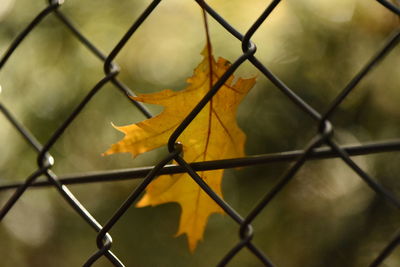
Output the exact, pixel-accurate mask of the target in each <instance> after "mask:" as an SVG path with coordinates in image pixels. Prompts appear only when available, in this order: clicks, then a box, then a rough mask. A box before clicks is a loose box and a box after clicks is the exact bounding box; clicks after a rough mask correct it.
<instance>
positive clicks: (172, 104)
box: [105, 48, 255, 252]
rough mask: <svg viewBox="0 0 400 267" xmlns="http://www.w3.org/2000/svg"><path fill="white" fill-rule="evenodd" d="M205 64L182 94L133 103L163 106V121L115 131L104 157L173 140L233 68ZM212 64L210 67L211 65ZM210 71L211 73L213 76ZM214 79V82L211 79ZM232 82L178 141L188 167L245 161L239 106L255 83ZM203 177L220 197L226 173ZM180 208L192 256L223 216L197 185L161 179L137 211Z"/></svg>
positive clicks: (180, 178)
mask: <svg viewBox="0 0 400 267" xmlns="http://www.w3.org/2000/svg"><path fill="white" fill-rule="evenodd" d="M202 55H203V56H204V58H203V60H202V62H201V63H200V64H199V66H197V67H196V69H195V70H194V74H193V76H192V77H191V78H189V79H187V82H188V86H187V87H186V88H185V89H184V90H182V91H178V92H174V91H172V90H164V91H161V92H158V93H153V94H143V95H139V96H137V97H133V99H135V100H137V101H140V102H143V103H148V104H157V105H162V106H163V107H164V110H163V112H162V113H160V114H159V115H157V116H155V117H153V118H150V119H147V120H145V121H142V122H139V123H137V124H132V125H127V126H122V127H115V128H116V129H118V130H119V131H121V132H123V133H124V134H125V137H124V138H123V139H122V140H121V141H120V142H118V143H116V144H113V145H112V146H111V148H110V149H109V150H108V151H107V152H105V154H113V153H118V152H129V153H131V154H132V155H133V156H137V155H138V154H141V153H144V152H146V151H149V150H152V149H155V148H157V147H160V146H162V145H165V144H166V143H167V142H168V139H169V137H170V135H171V134H172V133H173V131H174V130H175V129H176V128H177V127H178V125H179V124H180V123H181V122H182V121H183V119H184V118H185V117H186V116H187V115H188V114H189V112H190V111H191V110H192V109H193V108H194V107H195V105H196V104H197V103H198V102H199V101H200V100H201V99H202V98H203V96H204V95H205V94H206V93H207V92H208V91H209V90H210V84H211V83H210V78H211V81H212V83H215V82H216V81H217V80H218V79H219V78H220V77H221V76H222V75H223V74H224V73H225V71H226V70H227V69H228V68H229V66H230V65H231V64H230V63H229V62H228V61H227V60H225V59H223V58H219V59H218V61H215V59H214V57H212V56H208V50H207V48H206V49H204V51H203V53H202ZM210 59H211V64H210ZM210 66H212V72H211V75H210ZM210 76H211V77H210ZM233 80H234V77H233V76H231V77H230V78H229V79H228V80H227V81H226V82H225V84H224V85H223V86H222V87H221V88H220V89H219V91H218V92H217V93H216V95H215V96H214V97H213V98H212V99H211V100H210V102H209V103H208V104H207V105H206V106H205V107H204V108H203V109H202V111H201V112H200V113H199V114H198V115H197V116H196V118H195V119H194V120H193V121H192V122H191V124H189V126H188V127H187V128H186V129H185V131H183V133H182V134H181V135H180V137H179V138H178V141H179V142H181V143H182V144H183V158H184V159H185V160H186V161H187V162H196V161H206V160H218V159H226V158H234V157H242V156H244V143H245V139H246V137H245V135H244V133H243V132H242V131H241V129H240V128H239V127H238V125H237V124H236V111H237V107H238V105H239V103H240V102H241V100H242V99H243V97H244V96H245V95H246V94H247V93H248V91H249V90H250V89H251V87H253V85H254V84H255V78H251V79H241V78H239V79H238V80H237V81H236V82H235V83H234V84H233ZM199 175H200V177H201V178H202V179H203V180H204V181H205V182H206V183H207V184H208V185H209V186H210V187H211V188H212V189H213V190H214V191H215V192H216V193H217V194H218V195H219V196H222V192H221V181H222V175H223V170H215V171H203V172H200V173H199ZM168 202H177V203H179V204H180V206H181V208H182V213H181V217H180V223H179V229H178V233H177V235H180V234H184V233H185V234H187V237H188V243H189V249H190V251H192V252H193V251H194V249H195V248H196V246H197V243H198V241H199V240H202V238H203V233H204V230H205V227H206V224H207V220H208V217H209V216H210V215H211V214H212V213H223V210H222V209H221V208H220V207H219V206H218V205H217V204H216V203H215V202H214V201H213V200H212V199H211V198H210V197H209V196H208V195H207V194H206V193H205V192H204V191H203V190H202V189H201V188H200V187H199V186H198V185H197V184H196V182H194V181H193V179H192V178H191V177H190V176H189V175H188V174H186V173H185V174H174V175H162V176H160V177H158V178H156V179H155V180H154V181H153V182H152V183H150V185H149V186H148V187H147V188H146V193H145V195H144V196H143V197H142V199H141V200H140V201H139V202H138V203H137V207H144V206H148V205H158V204H163V203H168Z"/></svg>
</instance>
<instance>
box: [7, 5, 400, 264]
mask: <svg viewBox="0 0 400 267" xmlns="http://www.w3.org/2000/svg"><path fill="white" fill-rule="evenodd" d="M269 2H270V1H261V0H247V1H240V0H231V1H225V0H210V1H208V3H209V4H210V5H211V6H212V7H213V8H215V10H216V11H217V12H218V13H219V14H220V15H221V16H222V17H224V18H225V19H226V20H227V21H228V22H229V23H231V24H232V25H233V26H234V27H235V28H236V29H237V30H239V31H240V32H242V33H245V32H246V30H247V29H248V28H249V27H250V26H251V25H252V23H254V21H255V20H256V18H257V17H258V16H259V15H260V14H261V13H262V11H263V10H264V9H265V7H266V6H267V5H268V4H269ZM149 3H150V1H149V0H140V1H118V2H116V1H111V0H97V1H78V0H68V1H65V3H64V4H63V5H62V7H61V8H60V10H61V11H62V12H63V13H64V14H65V15H67V16H68V17H69V18H70V19H71V20H72V21H73V22H74V24H75V25H76V26H77V28H78V29H79V30H80V31H81V32H82V33H83V34H84V35H85V36H87V37H88V38H89V40H91V41H92V42H93V43H94V44H95V45H96V46H97V47H98V48H100V49H101V50H102V51H103V52H105V53H107V54H108V53H109V52H110V51H111V50H112V49H113V47H114V46H115V45H116V44H117V42H118V41H119V40H120V38H121V37H122V35H123V34H124V33H125V32H126V31H127V29H128V28H129V27H130V25H131V24H132V23H133V22H134V21H135V19H136V18H137V17H138V16H139V15H140V13H141V12H143V10H144V9H145V8H146V6H147V5H148V4H149ZM45 6H46V2H45V1H44V0H43V1H42V0H40V1H31V0H18V1H16V0H0V55H2V54H4V52H5V51H6V50H7V48H8V46H9V45H10V43H11V42H12V40H14V38H15V37H16V36H17V35H18V34H19V33H20V32H21V31H22V29H24V27H26V25H27V24H28V23H29V22H30V21H31V20H32V19H33V18H34V17H35V16H36V15H37V14H38V13H39V12H40V11H41V10H42V9H44V7H45ZM209 24H210V30H211V38H212V43H213V46H214V55H215V56H217V57H218V56H222V57H224V58H227V59H229V60H230V61H232V62H233V61H234V60H235V59H236V58H237V57H238V56H239V55H240V54H241V44H240V42H239V41H238V40H236V39H235V38H234V37H232V36H231V35H230V34H229V33H227V32H226V31H225V30H224V29H223V28H222V27H221V26H220V25H219V24H218V23H216V22H215V21H213V20H212V19H210V20H209ZM399 26H400V22H399V18H398V17H396V16H395V15H394V14H393V13H391V12H390V11H388V10H387V9H386V8H384V7H383V6H381V5H380V4H379V3H377V2H376V1H372V0H371V1H365V0H335V1H328V0H323V1H322V0H287V1H282V2H281V3H280V4H279V5H278V7H277V8H276V9H275V11H274V12H273V13H272V15H271V16H270V18H269V19H268V20H267V21H266V22H265V23H264V24H263V25H262V26H261V27H260V29H259V30H258V31H257V32H256V34H255V35H254V38H253V39H252V40H253V41H254V42H255V43H256V44H257V47H258V50H257V54H256V56H257V57H258V58H259V59H260V61H261V62H262V63H263V64H264V65H265V66H267V67H268V68H270V69H271V70H272V71H273V72H274V73H275V74H276V75H278V77H279V78H280V79H282V80H283V81H284V82H285V83H286V84H287V85H288V86H289V87H290V88H292V89H293V91H295V92H296V93H297V94H298V95H299V96H301V97H302V98H303V99H304V100H305V101H307V102H308V103H309V104H310V105H312V106H313V107H314V108H315V109H317V110H318V111H320V112H323V111H325V110H326V109H327V106H328V105H329V103H330V102H331V101H332V100H333V99H334V98H335V96H336V95H337V94H338V93H339V92H340V90H342V89H343V88H344V86H345V85H346V84H347V82H348V81H349V80H350V79H351V78H352V77H353V76H354V75H355V74H356V73H357V71H358V70H359V69H360V68H361V67H362V66H363V65H364V64H365V63H366V62H367V61H368V59H369V58H370V57H371V56H372V55H373V54H375V52H376V51H377V50H378V49H379V48H380V47H382V45H383V44H384V43H385V40H388V38H389V37H390V36H391V34H392V33H393V32H394V31H395V30H396V29H398V28H399ZM204 45H205V34H204V29H203V22H202V14H201V9H200V8H199V6H198V5H197V4H196V3H195V2H194V1H180V0H168V1H162V2H161V4H160V5H159V7H157V8H156V10H155V11H154V12H153V13H152V14H151V16H150V17H149V18H148V19H147V20H146V21H145V22H144V24H143V25H142V26H141V27H140V28H139V30H138V31H137V32H136V33H135V34H134V36H133V37H132V38H131V40H130V41H129V42H128V44H127V45H126V47H125V48H124V49H123V50H122V51H121V53H120V54H119V55H118V56H117V58H116V62H117V63H118V64H119V65H120V66H121V73H120V74H119V76H118V77H119V79H121V80H122V81H123V82H124V83H125V84H127V85H128V86H129V87H130V88H131V89H132V90H133V91H134V92H135V93H149V92H155V91H160V90H162V89H166V88H169V89H173V90H181V89H183V88H184V87H185V79H186V78H187V77H189V76H191V74H192V71H193V69H194V68H195V67H196V66H197V64H198V63H199V62H200V60H201V56H200V52H201V50H202V48H203V47H204ZM399 59H400V51H399V49H398V47H397V48H396V49H394V50H393V51H392V52H391V53H390V54H389V56H388V57H387V58H386V59H385V60H384V61H383V62H381V63H380V64H379V65H378V67H377V68H376V69H374V70H373V71H372V73H370V75H368V76H367V77H366V78H365V79H363V80H362V82H361V83H360V84H359V85H358V86H357V88H356V90H354V92H352V93H351V94H350V96H349V97H348V98H347V99H346V100H345V102H344V103H343V104H342V105H341V106H340V107H339V109H338V110H337V112H336V113H335V115H334V116H333V118H332V122H333V124H334V127H335V137H336V140H337V141H338V142H339V143H340V144H360V143H364V142H370V141H379V140H387V139H395V138H398V137H399V135H400V127H399V122H400V109H399V107H398V103H399V101H400V91H399V90H398V89H399V84H400V68H399V62H400V61H399ZM235 75H236V76H242V77H251V76H254V75H255V76H257V81H258V82H257V84H256V86H255V87H254V88H253V89H252V91H251V92H250V94H249V95H248V96H247V97H246V99H245V101H244V102H243V104H242V105H241V107H240V110H239V114H238V120H239V124H240V126H241V127H242V129H243V130H244V132H245V133H246V134H247V137H248V141H247V144H246V152H247V154H248V155H257V154H265V153H274V152H282V151H289V150H296V149H302V148H304V147H305V145H306V144H307V143H308V142H309V140H310V139H311V138H312V136H314V135H315V133H316V130H317V125H316V124H315V122H314V121H313V120H311V119H310V117H308V116H307V115H306V114H304V113H303V112H302V111H300V110H299V109H298V108H297V107H296V106H295V105H294V104H292V103H291V102H290V101H289V100H288V99H287V98H286V97H285V96H284V95H283V94H282V93H281V92H280V91H279V90H278V89H276V88H275V87H274V86H273V85H272V84H271V83H270V82H269V81H268V80H267V79H266V78H265V77H264V76H263V75H262V74H261V73H259V71H258V70H257V69H256V68H255V67H253V66H252V65H251V64H250V63H244V64H243V65H242V66H241V67H240V68H239V69H238V71H237V72H236V74H235ZM102 77H104V74H103V71H102V62H101V61H100V60H98V59H97V58H96V57H95V56H94V55H93V54H91V53H90V51H89V50H88V49H86V48H85V47H84V46H83V45H81V44H80V43H79V42H78V41H77V40H76V38H75V37H74V36H73V35H72V34H71V32H70V31H69V30H68V29H67V28H66V27H65V26H64V25H63V24H61V23H60V22H59V20H58V19H57V18H56V17H55V16H53V15H50V16H48V17H47V18H45V19H44V21H43V22H42V23H41V24H40V25H39V26H38V27H36V28H35V29H34V31H33V32H32V33H31V34H30V35H29V36H28V37H27V39H26V40H25V41H24V42H23V43H22V45H21V46H20V47H19V48H18V49H17V50H16V52H15V53H14V54H13V55H12V56H11V58H10V60H9V61H8V62H7V64H6V65H5V66H4V68H3V69H2V70H1V72H0V84H1V87H2V93H1V94H0V101H1V103H2V104H4V105H5V106H6V107H7V108H9V109H10V110H11V112H12V113H13V114H14V115H15V116H16V117H17V118H18V120H19V121H21V122H22V123H23V124H24V125H25V126H26V127H27V128H28V129H30V130H31V131H32V133H33V134H34V135H35V136H36V137H37V139H38V140H39V141H40V142H42V143H45V142H46V141H47V140H48V138H49V137H50V136H51V135H52V133H53V132H54V131H55V129H57V127H58V126H60V124H61V123H62V122H63V121H64V120H65V119H66V118H67V116H68V115H69V114H70V112H71V111H72V110H73V109H74V108H75V107H76V106H77V104H78V103H79V102H80V101H81V100H82V99H83V98H84V96H85V95H86V94H87V93H88V92H89V91H90V89H91V88H92V87H93V86H94V85H95V84H96V83H97V82H98V81H99V80H100V79H101V78H102ZM149 108H150V109H151V110H152V111H153V112H154V113H155V114H156V113H158V112H160V108H159V107H155V106H149ZM143 119H144V116H143V115H142V114H141V113H140V112H139V111H138V110H136V108H135V107H134V106H133V105H132V104H131V103H130V102H129V101H128V100H127V99H126V97H125V96H124V95H122V94H121V93H120V92H119V91H118V90H117V89H116V88H114V87H113V86H112V85H106V86H105V87H104V88H103V89H102V90H101V91H100V92H99V93H98V94H97V95H96V96H95V97H94V98H93V100H92V101H91V102H90V103H89V104H88V105H87V107H86V108H85V109H84V110H83V112H82V113H81V114H80V115H79V116H78V117H77V119H76V120H75V121H74V122H73V123H72V124H71V125H70V127H69V128H68V129H67V130H66V131H65V133H64V134H63V135H62V137H61V138H60V139H59V140H58V141H57V143H56V144H55V145H54V147H53V148H52V149H51V154H52V155H53V157H54V158H55V165H54V167H53V168H52V170H53V171H54V172H55V173H56V174H57V175H59V176H62V175H67V174H74V173H85V172H90V171H102V170H114V169H121V168H134V167H142V166H151V165H154V164H155V163H156V162H157V160H159V159H161V158H162V157H163V156H164V155H165V152H166V150H165V148H161V149H158V150H156V151H153V152H149V153H146V154H144V155H141V156H139V157H137V158H136V159H132V157H131V156H130V155H128V154H120V155H112V156H107V157H102V156H101V153H102V152H104V151H105V150H106V149H107V148H108V147H109V146H110V144H112V143H115V142H116V141H118V140H119V139H120V138H122V134H121V133H119V132H117V131H116V130H115V129H113V128H112V127H111V122H112V123H114V124H116V125H125V124H130V123H134V122H138V121H141V120H143ZM0 147H1V153H0V184H1V185H4V184H7V183H12V182H16V181H23V180H24V179H25V178H26V177H27V176H28V175H30V174H31V173H32V172H33V171H34V170H36V168H37V166H36V156H37V155H36V153H35V151H33V150H32V148H31V147H30V146H28V145H27V144H26V142H25V141H24V140H23V139H22V137H21V136H20V135H19V134H18V133H17V132H16V131H15V129H14V128H13V127H12V126H11V125H10V123H9V122H8V121H7V120H6V119H5V117H4V116H0ZM354 160H355V161H356V162H357V164H359V166H360V167H362V168H363V170H365V171H366V172H367V173H368V174H370V175H371V176H372V177H373V178H374V179H376V180H378V181H379V182H380V183H382V184H383V185H384V186H386V187H387V188H388V189H389V190H390V191H391V192H393V193H394V194H395V195H396V196H398V197H400V183H399V182H398V173H399V172H400V164H398V162H399V160H400V154H399V153H394V152H393V153H381V154H371V155H367V156H358V157H354ZM289 166H290V164H288V163H279V164H265V165H260V166H254V167H246V168H242V169H239V170H226V172H225V178H224V181H223V192H224V196H225V199H226V201H227V202H228V203H230V204H231V206H233V207H234V208H235V209H236V210H237V211H238V212H239V213H240V214H242V215H243V216H245V215H246V214H248V212H249V211H250V210H251V208H252V207H253V206H254V205H255V203H256V202H257V200H258V199H260V198H261V197H262V196H263V194H265V193H266V192H267V191H268V190H269V189H270V188H271V187H272V186H273V184H274V183H275V182H276V181H277V179H278V178H279V177H280V176H281V175H282V174H283V172H284V171H285V170H286V169H287V168H288V167H289ZM139 182H140V181H139V180H136V181H135V180H132V181H124V182H113V183H110V182H109V183H98V184H83V185H74V186H69V188H70V189H71V191H72V192H73V193H74V194H75V195H76V197H77V198H78V199H79V200H80V201H81V202H82V204H83V205H84V206H85V207H86V208H87V209H88V210H89V211H90V212H91V213H92V214H93V215H94V217H95V218H96V219H98V220H99V222H100V223H104V222H106V221H107V219H108V218H109V217H110V216H111V215H112V214H113V212H114V211H115V210H116V209H117V208H118V207H119V205H120V204H121V203H122V202H123V201H124V200H125V199H126V197H127V196H128V194H129V193H130V192H131V191H132V190H133V189H134V188H135V186H136V185H137V184H138V183H139ZM11 194H12V191H0V207H1V206H2V205H4V203H5V201H6V200H7V198H8V197H9V196H10V195H11ZM178 219H179V206H178V205H177V204H174V203H171V204H165V205H161V206H157V207H153V208H140V209H138V208H134V207H132V208H131V209H130V210H129V211H128V212H127V213H126V215H125V216H124V217H123V218H122V219H121V220H120V221H119V222H118V223H117V224H116V225H115V227H114V228H113V229H112V231H111V235H112V236H113V239H114V244H113V251H114V252H115V253H116V255H118V257H119V258H120V259H121V260H122V261H123V262H124V263H125V264H126V266H178V267H179V266H188V265H190V266H214V265H215V264H216V263H217V262H218V261H219V260H220V259H221V257H222V256H223V255H225V253H226V252H227V251H228V250H229V249H230V248H232V246H233V245H234V244H236V243H237V241H238V240H239V237H238V230H239V229H238V226H237V225H236V224H235V223H234V222H233V221H232V220H231V219H230V218H228V217H227V216H220V215H213V216H211V218H210V222H209V225H208V226H207V229H206V233H205V237H204V241H203V242H201V243H200V244H199V246H198V248H197V250H196V251H195V253H194V254H190V253H189V251H188V249H187V244H186V237H185V236H180V237H177V238H174V237H173V236H174V234H175V233H176V231H177V227H178ZM253 226H254V229H255V237H254V243H255V244H256V245H257V246H258V247H259V248H260V249H262V250H263V251H265V253H266V254H267V255H268V257H269V258H270V259H271V260H272V261H273V262H274V263H275V264H276V265H277V266H284V267H291V266H309V267H313V266H367V265H368V264H369V263H370V262H371V261H372V260H373V259H374V258H375V257H376V256H377V254H378V253H379V252H380V251H381V250H382V249H383V247H384V246H385V245H386V244H387V243H388V242H389V240H390V238H391V237H392V236H393V234H394V233H395V232H396V230H397V229H398V228H399V227H400V213H399V212H398V211H397V210H396V208H395V207H394V206H392V205H391V204H390V203H388V202H386V201H385V200H383V199H382V198H381V197H379V196H376V195H375V194H374V193H373V192H372V190H371V189H370V188H369V187H368V186H367V185H366V184H365V183H364V182H362V181H361V179H360V178H359V177H358V176H357V175H355V174H354V173H353V172H352V171H351V170H350V169H349V168H348V167H347V165H345V164H344V163H343V162H342V161H341V160H337V159H329V160H317V161H312V162H307V163H306V164H305V165H304V167H303V168H302V169H301V171H300V172H299V173H298V174H297V175H296V176H295V179H294V180H293V181H292V182H291V183H290V184H289V185H288V186H287V187H286V188H285V189H284V190H283V191H282V192H281V193H280V194H279V195H278V197H277V198H276V199H274V200H273V201H272V202H271V204H270V205H269V206H268V207H267V208H265V209H264V211H263V212H262V213H261V214H260V216H258V217H257V219H256V220H255V221H254V224H253ZM95 238H96V233H95V232H94V231H93V230H92V229H91V228H90V227H89V226H88V225H87V224H86V223H85V222H84V221H83V220H82V219H81V218H80V217H79V216H78V215H77V214H76V213H75V212H74V211H73V210H72V208H71V207H70V206H69V205H68V204H67V203H66V202H65V200H64V199H62V197H61V196H60V195H59V194H58V193H57V192H56V190H55V189H54V188H41V189H31V190H28V191H27V192H26V193H25V194H24V195H23V197H22V198H21V199H20V201H18V203H17V204H16V206H15V207H14V208H13V209H12V210H11V211H10V213H9V214H7V216H6V217H5V219H4V220H3V222H2V223H1V224H0V240H1V242H0V256H1V264H0V265H1V266H5V267H8V266H19V267H25V266H35V267H36V266H43V267H47V266H58V267H64V266H65V267H67V266H68V267H70V266H81V265H82V264H83V263H84V262H85V261H86V259H87V258H88V257H89V256H90V255H91V254H92V253H93V252H94V251H96V244H95ZM399 262H400V251H399V249H397V251H395V252H394V253H393V254H392V255H391V256H390V257H389V258H388V259H387V260H386V261H385V264H384V265H383V266H393V267H396V266H400V265H399ZM259 265H260V263H259V262H258V260H257V259H256V258H255V257H254V256H253V255H252V254H251V253H249V252H248V251H247V250H243V251H242V252H240V254H239V255H238V256H236V257H235V258H234V260H233V261H232V262H231V263H230V265H229V266H259ZM95 266H110V264H109V263H108V262H107V261H106V260H100V261H99V262H98V263H97V264H96V265H95Z"/></svg>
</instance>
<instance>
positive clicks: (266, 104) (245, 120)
mask: <svg viewBox="0 0 400 267" xmlns="http://www.w3.org/2000/svg"><path fill="white" fill-rule="evenodd" d="M260 117H262V118H263V120H257V119H255V118H260ZM238 121H239V125H240V126H241V127H242V129H243V130H244V131H245V132H246V134H247V142H246V153H247V154H248V155H256V154H266V153H276V152H282V151H288V150H295V149H301V148H303V146H304V144H305V142H307V140H309V139H310V138H311V137H312V136H313V135H314V134H315V131H316V129H317V128H316V124H315V121H314V120H312V119H311V118H310V116H308V115H307V114H305V113H303V112H301V111H300V112H299V108H298V107H297V106H296V105H294V104H293V102H291V101H289V100H288V99H287V97H285V96H284V95H283V94H282V93H281V92H279V91H277V90H276V89H275V87H274V85H273V84H271V82H270V81H268V80H267V79H266V78H265V77H263V76H260V77H257V84H256V85H255V86H254V88H253V89H252V90H251V91H250V92H249V94H248V96H247V97H246V98H245V99H244V101H243V104H242V105H241V106H240V107H239V113H238ZM258 138H262V139H264V140H265V142H261V143H260V142H254V140H257V139H258ZM268 140H274V141H273V142H268Z"/></svg>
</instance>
